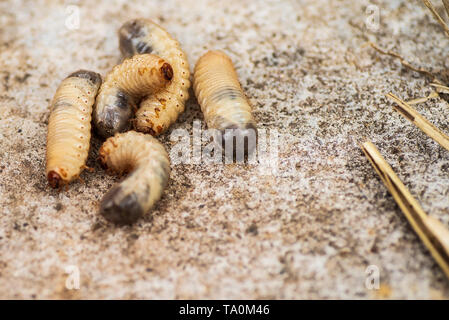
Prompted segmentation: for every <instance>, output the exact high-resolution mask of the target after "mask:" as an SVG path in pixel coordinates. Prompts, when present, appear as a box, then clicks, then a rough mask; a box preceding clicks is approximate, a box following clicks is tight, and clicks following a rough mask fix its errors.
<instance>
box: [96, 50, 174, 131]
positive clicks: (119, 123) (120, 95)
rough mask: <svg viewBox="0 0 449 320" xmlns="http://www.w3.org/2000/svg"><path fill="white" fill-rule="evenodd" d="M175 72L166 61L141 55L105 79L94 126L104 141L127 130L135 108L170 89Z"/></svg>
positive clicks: (127, 61) (120, 66)
mask: <svg viewBox="0 0 449 320" xmlns="http://www.w3.org/2000/svg"><path fill="white" fill-rule="evenodd" d="M172 78H173V69H172V67H171V65H170V64H169V63H167V61H165V60H164V59H162V58H160V57H158V56H156V55H153V54H141V55H136V56H133V57H132V58H130V59H126V60H124V61H123V62H122V63H121V64H119V65H117V66H115V67H114V68H113V69H112V71H111V72H110V73H109V74H108V75H107V76H106V78H105V80H104V83H103V85H102V86H101V88H100V92H99V93H98V97H97V102H96V104H95V109H94V124H95V127H96V129H97V131H98V133H99V134H100V135H101V136H103V137H104V138H106V137H110V136H112V135H114V134H115V133H117V132H120V131H124V130H126V129H127V128H128V124H129V120H130V118H131V116H132V114H133V106H134V105H136V104H137V103H138V101H139V99H141V98H142V97H144V96H147V95H150V94H154V93H155V92H158V91H159V90H161V89H162V88H164V87H165V86H167V85H168V84H169V83H170V81H171V79H172Z"/></svg>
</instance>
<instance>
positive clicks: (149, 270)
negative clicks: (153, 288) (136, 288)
mask: <svg viewBox="0 0 449 320" xmlns="http://www.w3.org/2000/svg"><path fill="white" fill-rule="evenodd" d="M145 271H146V272H153V269H152V268H146V269H145Z"/></svg>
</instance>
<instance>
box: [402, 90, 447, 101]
mask: <svg viewBox="0 0 449 320" xmlns="http://www.w3.org/2000/svg"><path fill="white" fill-rule="evenodd" d="M448 89H449V88H448ZM438 97H439V94H438V92H436V91H432V92H431V93H430V94H429V95H428V96H427V97H423V98H417V99H413V100H409V101H407V104H419V103H423V102H426V101H427V100H430V99H433V98H438Z"/></svg>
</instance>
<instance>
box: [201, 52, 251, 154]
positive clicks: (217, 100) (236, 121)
mask: <svg viewBox="0 0 449 320" xmlns="http://www.w3.org/2000/svg"><path fill="white" fill-rule="evenodd" d="M193 89H194V91H195V95H196V97H197V99H198V103H199V104H200V106H201V111H202V112H203V114H204V120H205V121H206V124H207V126H208V128H210V129H217V130H219V132H220V134H221V138H222V144H223V145H225V144H233V146H234V148H233V149H234V150H235V149H236V145H235V144H234V143H233V140H234V138H236V141H244V138H245V137H254V139H248V142H247V144H245V146H244V150H245V152H246V153H248V154H249V153H251V152H252V151H253V150H254V149H255V146H256V137H257V129H256V123H255V121H254V118H253V115H252V113H251V106H250V105H249V103H248V100H247V99H246V98H245V95H244V93H243V91H242V88H241V86H240V83H239V80H238V77H237V73H236V71H235V69H234V65H233V64H232V61H231V59H230V58H229V57H228V56H227V55H226V54H225V53H223V52H221V51H209V52H207V53H206V54H204V55H203V56H202V57H201V58H200V59H199V60H198V62H197V63H196V66H195V70H194V74H193Z"/></svg>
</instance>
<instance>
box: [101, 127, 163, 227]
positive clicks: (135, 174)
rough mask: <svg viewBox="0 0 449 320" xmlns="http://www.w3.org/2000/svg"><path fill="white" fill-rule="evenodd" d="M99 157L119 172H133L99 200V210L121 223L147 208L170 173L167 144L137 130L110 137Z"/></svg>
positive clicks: (159, 194)
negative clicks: (164, 144) (165, 145)
mask: <svg viewBox="0 0 449 320" xmlns="http://www.w3.org/2000/svg"><path fill="white" fill-rule="evenodd" d="M100 161H101V163H102V164H103V166H104V167H105V168H107V169H108V170H111V171H113V172H116V173H118V174H123V173H127V172H130V175H129V176H128V177H127V178H126V179H125V180H123V181H122V182H121V183H119V184H117V185H115V186H113V187H112V188H111V189H110V190H109V191H108V192H107V193H106V194H105V196H104V197H103V199H102V200H101V203H100V213H101V214H102V215H103V216H104V217H105V218H106V219H107V220H109V221H112V222H115V223H118V224H130V223H133V222H135V221H136V220H137V219H139V218H140V217H141V216H142V215H143V214H145V213H146V212H148V211H149V210H150V209H151V208H152V207H153V205H154V204H155V202H156V201H158V200H159V198H160V197H161V195H162V192H163V190H164V188H165V186H166V185H167V182H168V179H169V177H170V160H169V158H168V154H167V152H166V151H165V148H164V146H163V145H162V144H161V143H160V142H159V141H157V140H156V138H153V137H152V136H150V135H145V134H143V133H140V132H136V131H128V132H125V133H117V134H116V135H115V136H114V137H111V138H109V139H107V140H106V141H105V142H104V144H103V146H102V147H101V149H100Z"/></svg>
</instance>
